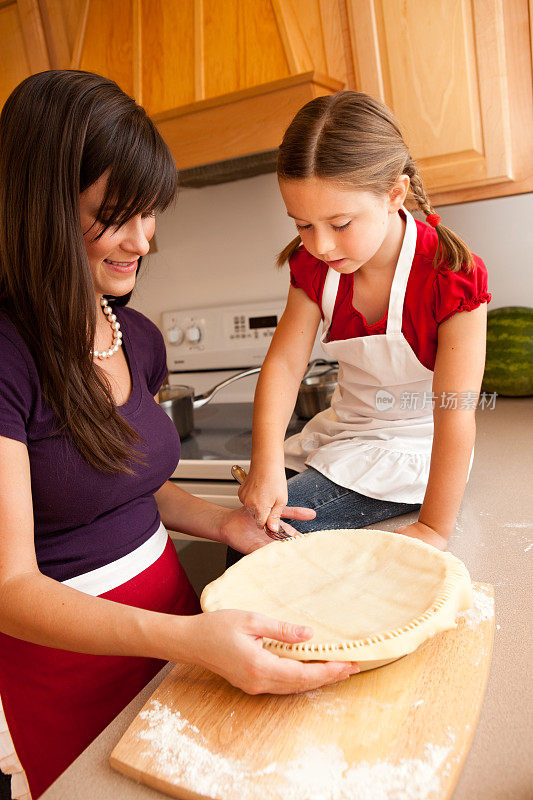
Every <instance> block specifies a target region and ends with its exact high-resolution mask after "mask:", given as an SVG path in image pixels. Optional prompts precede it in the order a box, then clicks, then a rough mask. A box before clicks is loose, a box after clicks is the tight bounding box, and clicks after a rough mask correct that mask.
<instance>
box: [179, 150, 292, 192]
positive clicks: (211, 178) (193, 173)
mask: <svg viewBox="0 0 533 800" xmlns="http://www.w3.org/2000/svg"><path fill="white" fill-rule="evenodd" d="M277 155H278V151H277V149H276V150H264V151H263V152H262V153H252V154H251V155H249V156H241V157H240V158H227V159H225V160H224V161H213V162H212V163H211V164H203V165H202V166H199V167H189V168H188V169H182V170H180V172H179V185H180V186H187V187H191V188H194V189H199V188H200V187H201V186H213V185H214V184H216V183H229V181H238V180H240V179H241V178H252V177H253V176H254V175H264V174H265V173H267V172H275V171H276V159H277Z"/></svg>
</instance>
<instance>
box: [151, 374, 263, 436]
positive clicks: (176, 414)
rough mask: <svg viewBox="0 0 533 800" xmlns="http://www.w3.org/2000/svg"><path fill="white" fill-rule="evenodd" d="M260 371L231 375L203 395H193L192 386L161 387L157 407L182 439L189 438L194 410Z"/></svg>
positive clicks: (192, 426)
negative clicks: (227, 387) (232, 385)
mask: <svg viewBox="0 0 533 800" xmlns="http://www.w3.org/2000/svg"><path fill="white" fill-rule="evenodd" d="M260 371H261V367H254V368H253V369H247V370H245V371H244V372H239V373H238V374H237V375H232V377H231V378H227V379H226V380H225V381H221V382H220V383H217V385H216V386H213V388H212V389H210V390H209V391H208V392H205V393H204V394H199V395H197V396H195V395H194V389H193V387H192V386H168V385H165V386H162V387H161V389H160V390H159V405H160V406H161V408H162V409H163V411H166V413H167V414H168V416H169V417H170V419H171V420H172V422H173V423H174V425H175V426H176V428H177V429H178V433H179V435H180V437H181V438H182V439H185V437H186V436H189V434H190V433H191V431H192V429H193V428H194V414H193V410H194V409H195V408H201V407H202V406H205V404H206V403H209V401H210V400H211V399H212V398H213V397H214V396H215V395H216V393H217V392H219V391H220V390H221V389H224V388H225V387H226V386H229V385H230V384H231V383H233V382H234V381H238V380H240V379H241V378H246V377H247V376H248V375H255V374H256V373H258V372H260Z"/></svg>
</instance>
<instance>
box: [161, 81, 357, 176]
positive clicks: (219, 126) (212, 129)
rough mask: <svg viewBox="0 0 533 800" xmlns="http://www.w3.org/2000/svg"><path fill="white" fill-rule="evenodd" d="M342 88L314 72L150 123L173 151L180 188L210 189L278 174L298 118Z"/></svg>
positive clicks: (179, 110)
mask: <svg viewBox="0 0 533 800" xmlns="http://www.w3.org/2000/svg"><path fill="white" fill-rule="evenodd" d="M342 86H343V84H342V83H341V82H340V81H337V80H335V79H334V78H330V77H328V76H326V75H322V74H320V73H317V72H315V71H312V72H303V73H300V74H298V75H291V76H290V77H288V78H282V79H281V80H277V81H271V82H270V83H264V84H261V85H260V86H254V87H253V88H249V89H243V90H241V91H238V92H231V93H228V94H225V95H220V96H217V97H213V98H209V99H207V100H201V101H199V102H195V103H190V104H189V105H185V106H179V107H178V108H174V109H170V110H169V111H164V112H161V113H159V114H153V115H152V119H153V120H154V122H155V123H156V125H157V127H158V128H159V130H160V132H161V135H162V136H163V138H164V139H165V141H166V142H167V144H168V146H169V147H170V150H171V151H172V155H173V156H174V159H175V161H176V164H177V165H178V170H179V172H180V184H181V186H194V187H199V186H208V185H211V184H216V183H225V182H228V181H235V180H239V179H240V178H250V177H252V176H253V175H261V174H264V173H266V172H274V171H275V169H276V157H277V149H278V147H279V143H280V142H281V140H282V138H283V133H284V131H285V129H286V128H287V126H288V125H289V123H290V121H291V119H292V118H293V116H294V115H295V114H296V112H297V111H298V110H299V109H300V108H301V107H302V106H303V105H305V103H307V102H308V101H309V100H313V99H314V98H315V97H319V96H320V95H324V94H331V93H333V92H337V91H339V90H340V89H342Z"/></svg>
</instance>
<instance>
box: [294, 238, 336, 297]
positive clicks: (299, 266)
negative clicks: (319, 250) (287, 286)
mask: <svg viewBox="0 0 533 800" xmlns="http://www.w3.org/2000/svg"><path fill="white" fill-rule="evenodd" d="M322 265H323V267H324V268H326V265H325V264H323V262H321V261H319V260H318V259H317V258H314V256H312V255H310V254H309V253H308V252H307V250H306V249H305V247H300V248H298V250H296V252H295V253H293V254H292V256H291V257H290V258H289V269H290V272H291V286H294V287H295V288H296V289H303V290H304V292H305V293H306V294H307V295H308V297H310V298H311V300H313V301H314V302H315V303H317V304H318V305H320V298H321V296H322V289H323V286H324V280H325V273H326V271H327V268H326V269H322Z"/></svg>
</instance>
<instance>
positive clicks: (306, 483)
mask: <svg viewBox="0 0 533 800" xmlns="http://www.w3.org/2000/svg"><path fill="white" fill-rule="evenodd" d="M287 475H288V476H289V475H292V476H293V477H289V480H288V481H287V488H288V490H289V499H288V501H287V505H288V506H304V507H306V508H312V509H314V510H315V511H316V517H315V518H314V519H311V520H308V521H305V522H302V521H301V520H292V519H291V520H289V522H290V524H291V525H292V526H293V528H296V530H297V531H299V532H300V533H309V531H323V530H335V529H336V530H340V529H343V528H364V527H365V526H367V525H374V524H375V523H376V522H382V520H384V519H389V518H390V517H397V516H399V515H400V514H407V513H408V512H409V511H415V510H417V509H419V508H420V504H414V505H413V504H411V503H395V502H389V501H388V500H376V499H375V498H373V497H366V496H365V495H363V494H359V493H358V492H354V491H352V490H351V489H345V488H344V487H343V486H339V485H338V484H336V483H333V481H330V479H329V478H326V477H325V475H322V473H320V472H317V470H315V469H313V468H312V467H310V468H307V469H304V471H303V472H296V473H295V472H293V471H292V470H287ZM240 558H242V554H241V553H238V552H237V551H236V550H233V548H231V547H228V553H227V558H226V568H227V567H230V566H231V565H232V564H235V562H236V561H238V560H239V559H240Z"/></svg>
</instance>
